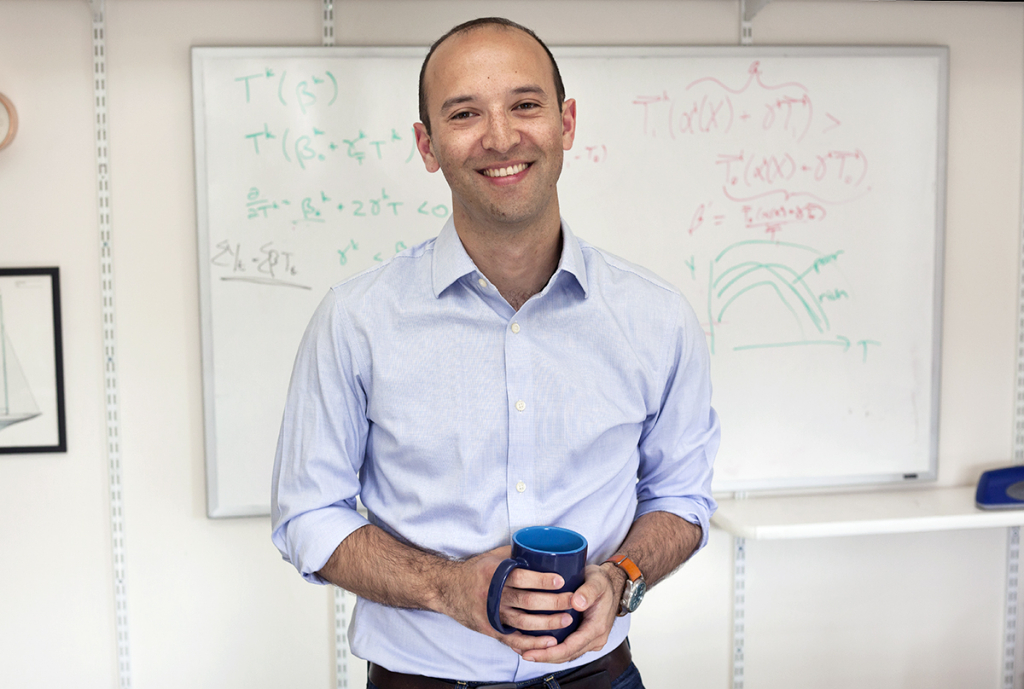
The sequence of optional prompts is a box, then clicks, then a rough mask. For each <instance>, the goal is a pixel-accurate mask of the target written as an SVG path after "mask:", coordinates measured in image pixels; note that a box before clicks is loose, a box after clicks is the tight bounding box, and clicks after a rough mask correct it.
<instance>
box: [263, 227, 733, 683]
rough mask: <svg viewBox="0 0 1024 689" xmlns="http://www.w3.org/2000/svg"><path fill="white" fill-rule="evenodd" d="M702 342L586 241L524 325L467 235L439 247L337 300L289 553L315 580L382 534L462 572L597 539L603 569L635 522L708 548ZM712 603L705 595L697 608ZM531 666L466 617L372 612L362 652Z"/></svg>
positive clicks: (280, 491) (305, 416)
mask: <svg viewBox="0 0 1024 689" xmlns="http://www.w3.org/2000/svg"><path fill="white" fill-rule="evenodd" d="M718 440H719V425H718V418H717V416H716V414H715V412H714V410H713V409H712V407H711V382H710V375H709V359H708V351H707V345H706V342H705V337H704V332H703V329H702V328H701V326H700V323H699V322H698V321H697V318H696V316H695V315H694V313H693V310H692V309H691V308H690V306H689V304H688V303H687V302H686V300H685V299H684V298H683V296H682V295H681V294H680V293H679V291H678V290H677V289H676V288H674V287H673V286H671V285H670V284H668V283H667V282H665V281H663V280H661V279H660V278H658V277H657V276H655V275H653V274H652V273H650V272H649V271H646V270H644V269H643V268H639V267H637V266H635V265H633V264H630V263H628V262H626V261H624V260H622V259H620V258H617V257H615V256H612V255H610V254H607V253H605V252H603V251H601V250H600V249H597V248H595V247H593V246H590V245H588V244H587V243H585V242H583V241H580V240H577V239H576V237H575V236H574V235H573V234H572V232H571V231H570V230H569V227H568V225H566V223H565V222H564V221H563V223H562V253H561V258H560V260H559V265H558V268H557V270H556V271H555V274H554V275H553V276H552V277H551V280H550V281H549V282H548V284H547V286H546V287H545V288H544V290H543V291H542V292H541V293H539V294H537V295H535V296H534V297H532V298H531V299H530V300H529V301H527V302H526V303H525V304H524V305H523V306H522V307H521V308H520V309H519V311H518V312H517V311H515V310H514V309H513V308H512V307H511V306H509V304H508V303H507V302H506V301H505V300H504V299H503V298H502V296H501V295H500V294H499V293H498V291H497V289H496V288H495V287H494V286H493V285H492V284H490V282H489V281H488V280H487V279H486V277H485V276H484V275H483V274H482V273H480V271H479V270H478V269H477V268H476V266H475V265H474V263H473V261H472V260H471V259H470V257H469V255H468V254H467V253H466V251H465V249H464V248H463V246H462V243H461V241H460V240H459V237H458V234H457V233H456V231H455V226H454V224H453V222H452V221H451V219H449V221H448V223H447V224H446V225H445V227H444V229H443V230H442V231H441V233H440V235H439V236H438V237H436V238H435V239H432V240H430V241H427V242H425V243H423V244H421V245H419V246H417V247H414V248H412V249H409V250H407V251H404V252H403V253H401V254H398V255H397V256H395V257H394V258H392V259H391V260H389V261H387V262H385V263H383V264H381V265H379V266H377V267H375V268H373V269H372V270H369V271H367V272H365V273H362V274H360V275H357V276H355V277H353V278H351V279H349V280H347V281H345V282H343V283H341V284H339V285H336V286H335V287H333V288H332V289H331V291H330V292H329V293H328V295H327V296H326V298H325V299H324V300H323V302H322V303H321V305H320V307H319V308H318V310H317V312H316V314H315V315H314V317H313V319H312V321H311V322H310V325H309V328H308V329H307V331H306V333H305V336H304V338H303V340H302V344H301V346H300V348H299V353H298V357H297V359H296V362H295V369H294V372H293V374H292V381H291V388H290V390H289V393H288V399H287V406H286V409H285V413H284V421H283V424H282V428H281V435H280V439H279V442H278V448H277V459H276V462H275V466H274V479H273V489H272V490H273V495H272V520H273V541H274V544H275V545H276V546H277V547H278V548H279V549H280V551H281V553H282V554H283V555H284V558H285V559H286V560H288V561H289V562H291V563H292V564H293V565H295V567H296V568H297V569H298V570H299V572H301V574H302V575H303V576H304V577H305V578H306V579H308V580H309V581H313V582H317V583H324V582H323V580H321V579H320V577H318V576H317V575H316V571H317V570H319V569H320V568H321V567H323V566H324V564H326V562H327V560H328V558H329V557H330V556H331V554H332V553H333V552H334V550H335V548H336V547H337V546H338V544H339V543H341V541H343V540H344V539H345V538H346V537H347V536H348V535H349V534H350V533H351V532H353V531H355V530H356V529H358V528H360V527H362V526H364V525H365V524H366V523H367V521H366V520H365V519H364V518H363V517H362V516H360V514H359V513H358V512H357V511H356V496H359V497H361V499H362V502H363V503H364V504H365V505H366V508H367V510H368V512H369V515H370V519H369V521H370V522H371V523H373V524H376V525H377V526H379V527H381V528H383V529H384V530H386V531H387V532H389V533H390V534H392V535H394V536H395V537H397V538H398V539H400V540H402V541H405V542H407V543H411V544H415V545H416V546H419V547H421V548H425V549H428V550H431V551H436V552H439V553H443V554H445V555H448V556H450V557H453V558H464V557H468V556H471V555H475V554H477V553H481V552H484V551H487V550H490V549H492V548H496V547H498V546H500V545H507V544H509V543H510V542H511V536H512V533H513V532H514V531H516V530H517V529H519V528H522V527H525V526H533V525H553V526H561V527H565V528H569V529H573V530H575V531H578V532H580V533H581V534H583V535H584V536H585V537H586V539H587V541H588V543H589V557H588V561H589V562H590V563H600V562H602V561H604V560H605V559H606V558H608V557H609V556H611V555H612V554H613V553H614V552H615V550H616V548H617V547H618V546H619V545H620V544H621V542H622V541H623V539H624V538H625V536H626V532H627V531H628V530H629V527H630V525H631V524H632V522H633V520H634V519H635V518H636V517H639V516H640V515H642V514H646V513H648V512H654V511H664V512H671V513H672V514H676V515H678V516H680V517H682V518H683V519H686V520H688V521H690V522H693V523H694V524H699V525H700V526H701V528H702V529H703V532H704V533H703V540H702V542H701V546H703V545H704V543H706V542H707V536H708V520H709V519H710V517H711V514H712V513H713V512H714V510H715V502H714V500H713V498H712V497H711V474H712V462H713V460H714V457H715V453H716V451H717V449H718ZM695 595H697V594H695ZM628 619H629V618H628V616H627V617H623V618H618V619H617V620H616V622H615V626H614V628H613V629H612V632H611V634H610V638H609V640H608V644H607V645H606V647H605V650H604V651H601V652H591V653H587V654H584V655H583V656H582V657H580V658H579V659H577V660H576V661H574V662H573V663H570V664H566V665H559V666H552V665H545V664H539V663H531V662H528V661H525V660H523V659H522V658H520V657H519V656H518V655H517V654H516V653H514V652H513V651H512V650H511V649H509V648H508V647H506V646H504V645H503V644H501V643H500V642H498V641H496V640H494V639H492V638H490V637H487V636H485V635H483V634H479V633H477V632H474V631H471V630H469V629H467V628H466V627H463V626H461V625H460V624H459V623H457V622H455V621H454V620H452V619H451V618H448V617H446V616H444V615H440V614H437V613H433V612H425V611H420V610H399V609H395V608H390V607H387V606H383V605H380V604H377V603H374V602H371V601H367V600H362V599H360V600H359V601H358V603H357V605H356V608H355V612H354V614H353V617H352V623H351V627H350V630H349V639H350V640H351V644H352V652H353V653H355V654H356V655H357V656H359V657H361V658H366V659H368V660H371V661H373V662H375V663H378V664H380V665H382V666H384V667H386V668H388V669H389V670H392V671H395V672H407V673H413V674H421V675H428V676H433V677H442V678H450V679H456V680H471V681H485V680H486V681H494V682H508V681H522V680H524V679H530V678H533V677H537V676H539V675H541V674H543V673H545V672H548V671H551V670H552V669H555V670H564V669H568V668H570V667H573V666H575V665H581V664H583V663H586V662H589V661H591V660H593V659H595V658H597V657H599V656H600V655H603V654H604V653H605V652H607V651H608V650H610V649H613V648H615V647H616V646H617V645H618V644H619V643H621V642H622V640H623V639H624V638H625V637H626V633H627V631H628V628H629V621H628Z"/></svg>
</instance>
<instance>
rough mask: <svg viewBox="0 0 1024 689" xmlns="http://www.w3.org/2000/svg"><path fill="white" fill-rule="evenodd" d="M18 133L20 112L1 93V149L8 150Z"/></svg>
mask: <svg viewBox="0 0 1024 689" xmlns="http://www.w3.org/2000/svg"><path fill="white" fill-rule="evenodd" d="M17 133H18V111H17V110H15V109H14V103H12V102H11V101H10V99H9V98H8V97H7V96H5V95H4V94H2V93H0V149H4V148H7V146H8V145H9V144H10V143H11V142H12V141H14V135H15V134H17Z"/></svg>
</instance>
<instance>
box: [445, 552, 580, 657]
mask: <svg viewBox="0 0 1024 689" xmlns="http://www.w3.org/2000/svg"><path fill="white" fill-rule="evenodd" d="M511 553H512V549H511V547H510V546H503V547H501V548H496V549H494V550H491V551H488V552H486V553H482V554H480V555H477V556H475V557H472V558H470V559H469V560H466V561H465V562H462V563H459V564H457V565H456V566H455V568H454V572H453V576H452V577H451V580H450V581H449V582H448V585H446V586H445V589H444V590H443V591H442V596H441V597H442V600H443V606H442V608H441V609H440V612H442V613H444V614H446V615H448V616H449V617H451V618H452V619H454V620H455V621H456V622H458V623H459V624H461V625H463V626H464V627H468V628H469V629H472V630H474V631H477V632H480V633H481V634H486V635H487V636H489V637H491V638H492V639H497V640H498V641H500V642H501V643H503V644H505V645H506V646H508V647H509V648H511V649H512V650H513V651H515V652H516V653H518V654H520V655H523V654H524V653H526V652H527V651H532V650H536V649H546V648H550V647H553V646H555V645H556V643H557V642H556V641H555V638H554V637H552V636H530V635H527V634H521V633H519V632H513V633H512V634H500V633H499V632H497V631H495V629H494V627H492V626H491V623H490V621H489V620H488V619H487V590H488V588H489V587H490V585H491V577H493V576H494V571H495V570H496V569H497V568H498V565H499V564H500V563H501V561H502V560H504V559H506V558H508V557H510V556H511ZM564 583H565V582H564V581H563V580H562V577H560V576H558V575H557V574H551V573H545V572H532V571H530V570H527V569H522V568H517V569H515V570H513V571H512V573H511V574H509V577H508V579H507V580H506V582H505V588H504V589H503V590H502V595H501V604H500V606H499V612H498V616H499V617H500V619H501V621H502V623H503V624H504V625H506V626H508V627H514V628H516V629H529V630H545V629H561V628H563V627H566V626H568V625H569V624H570V623H571V622H572V618H571V617H570V616H569V614H568V613H556V614H554V615H537V614H531V613H529V612H526V611H529V610H567V609H568V608H570V607H572V606H573V605H574V604H573V602H572V601H573V599H574V598H576V597H578V596H579V591H582V590H583V589H584V588H585V587H586V583H584V585H583V586H581V587H580V589H579V590H578V591H577V592H576V593H575V594H574V593H572V592H565V593H557V594H556V593H543V592H540V591H536V590H533V591H531V590H528V589H541V590H550V591H556V590H558V589H559V588H561V587H562V586H563V585H564ZM577 609H578V610H579V609H581V608H577ZM573 636H576V634H573V635H572V636H570V637H569V638H570V639H571V638H572V637H573ZM566 641H568V639H567V640H566ZM563 645H564V644H563ZM524 657H525V656H524Z"/></svg>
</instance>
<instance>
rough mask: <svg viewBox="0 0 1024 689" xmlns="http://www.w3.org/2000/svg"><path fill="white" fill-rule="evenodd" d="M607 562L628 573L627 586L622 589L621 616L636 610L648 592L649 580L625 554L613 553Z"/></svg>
mask: <svg viewBox="0 0 1024 689" xmlns="http://www.w3.org/2000/svg"><path fill="white" fill-rule="evenodd" d="M605 562H606V563H607V562H611V563H612V564H614V565H618V566H619V567H621V568H622V570H623V571H624V572H625V573H626V588H624V589H623V590H622V600H621V601H619V613H618V615H619V617H622V616H624V615H626V614H627V613H631V612H634V611H636V609H637V608H639V607H640V601H642V600H643V599H644V594H645V593H647V582H646V581H645V580H644V575H643V573H642V572H641V571H640V568H639V567H637V566H636V564H634V563H633V561H632V560H630V559H629V558H628V557H626V556H625V555H613V556H612V557H610V558H608V559H607V560H605Z"/></svg>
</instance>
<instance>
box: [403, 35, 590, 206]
mask: <svg viewBox="0 0 1024 689" xmlns="http://www.w3.org/2000/svg"><path fill="white" fill-rule="evenodd" d="M424 84H425V87H426V94H427V111H428V113H429V114H430V123H431V130H432V133H431V136H429V137H428V136H427V133H426V128H425V127H424V126H423V125H422V124H420V123H417V124H416V125H415V128H416V141H417V147H418V148H419V151H420V155H421V156H422V157H423V162H424V163H425V164H426V167H427V170H429V171H430V172H436V171H437V170H438V169H440V170H441V171H442V172H443V173H444V176H445V179H446V180H448V186H450V187H451V189H452V200H453V202H454V205H455V209H454V212H455V217H456V219H458V218H459V217H460V216H463V217H468V219H470V221H471V222H477V223H481V224H490V225H493V224H494V223H502V224H510V225H519V226H525V225H529V224H530V223H531V222H533V221H536V220H540V219H546V218H547V217H548V216H550V215H553V217H554V218H555V220H556V221H557V218H558V197H557V194H556V191H555V183H556V182H557V181H558V176H559V174H560V173H561V171H562V152H563V150H569V148H571V147H572V142H573V137H574V136H575V132H576V103H575V102H574V101H572V100H571V99H570V100H567V101H565V103H564V104H563V107H562V109H561V111H559V108H558V101H557V98H556V95H555V83H554V75H553V72H552V67H551V61H550V60H549V59H548V56H547V54H546V53H545V52H544V49H543V48H541V46H540V45H539V44H538V43H537V42H536V41H535V40H533V38H531V37H530V36H528V35H527V34H525V33H523V32H522V31H518V30H516V29H511V28H506V27H501V26H487V25H485V26H481V27H477V28H474V29H471V30H470V31H468V32H466V33H463V34H459V35H455V36H452V37H451V38H449V39H448V40H446V41H445V42H444V43H442V44H441V45H440V46H438V48H437V50H436V51H435V52H434V55H433V56H432V57H431V59H430V62H429V63H428V65H427V71H426V74H425V75H424ZM545 214H547V215H545Z"/></svg>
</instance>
